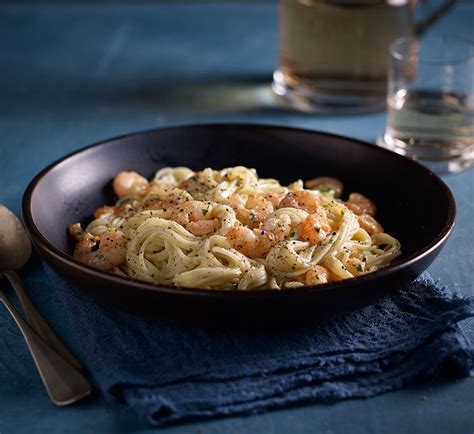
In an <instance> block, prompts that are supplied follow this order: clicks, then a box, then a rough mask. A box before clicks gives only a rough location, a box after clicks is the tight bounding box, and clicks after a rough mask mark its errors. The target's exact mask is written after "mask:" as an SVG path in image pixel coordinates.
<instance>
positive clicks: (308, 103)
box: [272, 69, 386, 114]
mask: <svg viewBox="0 0 474 434" xmlns="http://www.w3.org/2000/svg"><path fill="white" fill-rule="evenodd" d="M357 85H358V87H359V89H360V93H359V94H358V92H356V91H354V89H353V88H351V85H350V83H346V85H344V84H343V82H342V81H341V82H338V83H336V84H335V83H330V84H329V83H328V85H322V84H320V85H316V84H314V85H311V86H310V85H308V84H302V83H301V82H299V83H294V82H293V80H291V79H289V78H288V77H287V76H286V74H284V73H283V72H282V71H281V70H280V69H277V70H276V71H275V72H274V73H273V83H272V90H273V92H274V93H275V94H276V95H278V96H279V97H281V99H282V102H283V104H284V105H286V106H288V107H291V108H294V109H296V110H299V111H303V112H307V113H324V114H358V113H371V112H377V111H382V110H385V108H386V102H385V93H384V92H381V93H380V94H374V93H370V92H367V91H363V90H362V89H361V87H360V86H361V85H360V83H357ZM359 89H358V90H359Z"/></svg>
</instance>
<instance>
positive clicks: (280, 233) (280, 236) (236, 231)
mask: <svg viewBox="0 0 474 434" xmlns="http://www.w3.org/2000/svg"><path fill="white" fill-rule="evenodd" d="M290 232H291V223H290V222H285V221H282V220H280V219H278V218H271V219H268V220H267V221H265V223H264V225H263V228H262V229H253V230H252V229H250V228H248V227H246V226H234V227H232V228H230V229H229V232H227V240H228V241H229V243H230V245H231V246H232V247H233V248H234V249H235V250H238V251H239V252H240V253H242V254H244V255H245V256H249V257H250V258H254V259H255V258H263V257H264V256H266V254H267V253H268V252H269V251H270V249H271V248H272V247H273V246H275V245H276V244H278V243H279V242H280V241H282V240H284V239H285V238H286V237H287V236H288V235H289V234H290Z"/></svg>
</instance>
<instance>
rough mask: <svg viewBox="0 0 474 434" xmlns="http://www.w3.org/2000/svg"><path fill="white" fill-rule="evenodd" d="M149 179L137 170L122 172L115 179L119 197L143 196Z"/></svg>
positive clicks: (116, 191) (114, 185) (115, 188)
mask: <svg viewBox="0 0 474 434" xmlns="http://www.w3.org/2000/svg"><path fill="white" fill-rule="evenodd" d="M147 186H148V180H147V179H146V178H144V177H143V176H141V175H139V174H138V173H137V172H120V173H119V174H118V175H117V176H116V177H115V179H114V182H113V187H114V191H115V194H116V195H117V196H118V197H119V198H122V197H125V196H143V194H144V193H145V190H146V188H147Z"/></svg>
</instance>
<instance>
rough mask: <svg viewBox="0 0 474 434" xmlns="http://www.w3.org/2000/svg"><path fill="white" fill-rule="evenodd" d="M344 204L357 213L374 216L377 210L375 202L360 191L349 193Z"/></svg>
mask: <svg viewBox="0 0 474 434" xmlns="http://www.w3.org/2000/svg"><path fill="white" fill-rule="evenodd" d="M345 205H346V206H347V208H349V209H350V210H351V211H353V212H354V213H355V214H357V215H362V214H368V215H371V216H374V215H375V213H376V212H377V207H376V206H375V204H374V203H373V202H372V201H371V200H370V199H369V198H368V197H365V196H364V195H363V194H360V193H351V194H350V195H349V199H348V200H347V202H346V203H345Z"/></svg>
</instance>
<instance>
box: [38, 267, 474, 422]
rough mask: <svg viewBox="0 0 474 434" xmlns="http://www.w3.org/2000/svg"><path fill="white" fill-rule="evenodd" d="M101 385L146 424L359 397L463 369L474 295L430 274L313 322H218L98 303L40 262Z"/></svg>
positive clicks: (468, 359) (467, 362) (468, 365)
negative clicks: (455, 292)
mask: <svg viewBox="0 0 474 434" xmlns="http://www.w3.org/2000/svg"><path fill="white" fill-rule="evenodd" d="M46 270H47V272H48V274H49V275H50V278H51V281H52V283H53V284H54V286H55V288H56V289H57V291H58V293H59V295H60V297H61V299H62V301H63V303H64V305H65V307H66V309H67V311H68V312H69V314H70V317H71V320H72V322H73V325H74V329H75V330H76V332H77V337H78V340H79V342H80V346H81V349H82V354H81V356H82V357H81V358H82V361H83V362H84V364H85V365H86V367H87V368H88V369H89V371H90V373H91V374H92V376H93V378H94V380H95V381H96V383H97V385H98V387H99V388H100V390H101V391H102V392H103V393H104V394H106V395H107V396H109V397H114V398H117V399H119V400H120V401H122V402H124V403H125V404H127V405H128V406H130V407H132V408H133V409H135V410H136V412H137V413H139V414H140V415H141V416H142V417H143V418H145V419H146V420H148V421H149V422H150V423H151V424H153V425H162V424H168V423H172V422H177V421H183V420H188V419H196V418H208V417H217V416H223V415H235V414H244V413H245V414H249V413H257V412H261V411H264V410H267V409H274V408H279V407H283V406H288V405H292V404H296V403H304V402H329V401H337V400H341V399H346V398H363V397H364V398H366V397H370V396H374V395H376V394H379V393H382V392H386V391H389V390H394V389H398V388H400V387H402V386H403V385H405V384H409V383H412V382H414V381H418V380H423V379H426V378H430V377H433V376H435V375H440V374H441V375H448V376H450V377H452V378H461V377H465V376H468V375H469V373H470V370H471V369H472V367H473V360H474V353H473V350H472V348H471V346H470V343H469V342H468V340H467V339H466V337H465V336H464V334H463V333H462V331H461V329H460V328H459V326H458V325H457V322H458V321H460V320H462V319H464V318H467V317H469V316H473V315H474V302H473V301H472V300H468V299H464V298H461V297H454V296H451V295H449V294H448V293H447V292H446V291H445V290H443V289H441V288H439V287H438V286H437V285H436V284H435V282H434V281H433V280H432V279H431V278H430V277H428V276H426V275H424V276H421V277H420V278H419V279H418V280H416V281H415V282H414V283H412V284H411V285H410V286H409V287H407V288H406V289H404V290H402V291H400V292H399V293H397V294H395V295H393V296H390V297H387V298H385V299H383V300H381V301H379V302H378V303H377V304H374V305H372V306H367V307H365V308H362V309H359V310H357V311H354V312H350V313H345V314H341V315H338V316H336V317H334V318H332V319H330V320H326V321H321V322H320V323H315V324H311V325H294V326H292V327H285V328H280V329H278V330H277V329H266V330H264V329H257V328H254V329H252V330H242V329H234V330H225V329H219V328H216V327H204V326H201V327H197V326H189V325H185V324H180V323H177V322H173V321H167V320H158V319H153V318H149V317H148V318H147V317H142V316H140V315H135V314H131V313H127V312H123V311H120V310H119V309H116V308H111V307H104V306H101V305H99V304H97V303H96V302H95V301H94V300H93V299H91V298H90V297H89V296H88V295H87V294H84V293H83V292H82V291H80V290H79V289H77V288H75V287H74V286H72V285H71V284H69V283H67V282H65V281H64V280H63V279H61V278H60V277H59V276H57V275H56V274H55V273H54V272H53V271H52V270H51V269H49V268H48V267H46Z"/></svg>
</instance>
